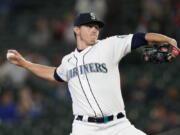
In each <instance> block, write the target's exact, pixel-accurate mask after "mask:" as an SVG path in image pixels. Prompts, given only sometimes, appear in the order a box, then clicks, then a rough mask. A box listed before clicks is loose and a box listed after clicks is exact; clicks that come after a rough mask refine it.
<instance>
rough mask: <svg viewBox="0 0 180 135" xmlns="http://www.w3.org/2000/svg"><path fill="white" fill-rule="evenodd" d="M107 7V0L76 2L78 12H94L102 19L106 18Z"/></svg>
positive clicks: (78, 0)
mask: <svg viewBox="0 0 180 135" xmlns="http://www.w3.org/2000/svg"><path fill="white" fill-rule="evenodd" d="M106 9H107V6H106V0H76V4H75V10H76V11H77V13H82V12H93V13H95V14H96V15H97V16H99V17H100V18H101V19H104V16H105V14H106Z"/></svg>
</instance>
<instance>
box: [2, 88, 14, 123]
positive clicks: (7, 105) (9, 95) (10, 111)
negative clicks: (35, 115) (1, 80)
mask: <svg viewBox="0 0 180 135" xmlns="http://www.w3.org/2000/svg"><path fill="white" fill-rule="evenodd" d="M17 120H18V114H17V108H16V102H15V99H14V92H13V91H10V90H8V89H4V90H1V91H0V121H2V122H6V123H12V122H15V121H17Z"/></svg>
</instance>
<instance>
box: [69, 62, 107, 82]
mask: <svg viewBox="0 0 180 135" xmlns="http://www.w3.org/2000/svg"><path fill="white" fill-rule="evenodd" d="M92 72H97V73H99V72H101V73H107V72H108V69H107V67H106V64H105V63H102V64H100V63H89V64H85V65H80V66H78V67H75V68H73V69H70V70H68V71H67V78H68V80H70V79H71V78H73V77H76V76H77V75H78V74H79V75H82V74H87V73H92Z"/></svg>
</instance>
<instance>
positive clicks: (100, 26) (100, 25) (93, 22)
mask: <svg viewBox="0 0 180 135" xmlns="http://www.w3.org/2000/svg"><path fill="white" fill-rule="evenodd" d="M86 24H97V25H98V26H99V28H102V27H104V23H103V22H102V21H90V22H86V23H82V24H81V25H86Z"/></svg>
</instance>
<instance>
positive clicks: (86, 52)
mask: <svg viewBox="0 0 180 135" xmlns="http://www.w3.org/2000/svg"><path fill="white" fill-rule="evenodd" d="M92 48H93V47H92ZM92 48H91V49H92ZM91 49H89V50H88V51H87V52H86V53H85V54H84V55H83V65H85V60H84V59H85V56H86V54H88V52H90V50H91ZM85 76H86V80H87V82H88V86H89V89H90V91H91V94H92V96H93V98H94V100H95V102H96V104H97V106H98V108H99V110H100V112H101V114H102V116H103V117H104V115H103V112H102V109H101V107H100V105H99V103H98V102H97V99H96V98H95V96H94V93H93V91H92V88H91V85H90V82H89V79H88V77H87V73H85Z"/></svg>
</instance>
